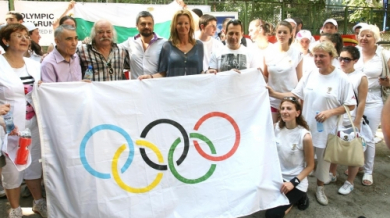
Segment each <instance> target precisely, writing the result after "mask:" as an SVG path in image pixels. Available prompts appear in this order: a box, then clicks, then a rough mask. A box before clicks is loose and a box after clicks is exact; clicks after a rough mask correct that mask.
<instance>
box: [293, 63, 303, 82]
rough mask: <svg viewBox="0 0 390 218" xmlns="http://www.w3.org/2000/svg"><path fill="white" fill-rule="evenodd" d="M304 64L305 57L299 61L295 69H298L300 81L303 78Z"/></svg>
mask: <svg viewBox="0 0 390 218" xmlns="http://www.w3.org/2000/svg"><path fill="white" fill-rule="evenodd" d="M302 66H303V59H302V60H301V61H300V62H299V64H298V65H297V67H296V68H295V70H296V71H297V78H298V81H299V80H301V78H302Z"/></svg>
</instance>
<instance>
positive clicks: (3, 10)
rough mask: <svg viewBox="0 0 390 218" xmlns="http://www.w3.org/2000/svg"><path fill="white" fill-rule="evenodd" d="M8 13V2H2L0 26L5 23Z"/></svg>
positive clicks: (0, 6)
mask: <svg viewBox="0 0 390 218" xmlns="http://www.w3.org/2000/svg"><path fill="white" fill-rule="evenodd" d="M7 12H8V1H0V24H2V23H5V15H6V14H7Z"/></svg>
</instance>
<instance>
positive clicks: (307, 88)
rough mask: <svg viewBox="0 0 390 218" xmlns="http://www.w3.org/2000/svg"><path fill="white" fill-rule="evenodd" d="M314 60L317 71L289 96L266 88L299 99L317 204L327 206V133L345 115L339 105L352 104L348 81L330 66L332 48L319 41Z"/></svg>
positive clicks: (308, 76)
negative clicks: (311, 156) (312, 155)
mask: <svg viewBox="0 0 390 218" xmlns="http://www.w3.org/2000/svg"><path fill="white" fill-rule="evenodd" d="M313 54H314V61H315V64H316V66H317V67H318V69H315V70H313V71H312V72H310V73H309V74H308V75H307V76H305V77H304V78H302V79H301V80H300V81H299V83H298V86H297V87H296V88H295V89H294V90H292V91H291V93H278V92H275V91H274V90H273V89H272V88H271V87H268V89H269V93H270V96H272V97H275V98H279V99H282V98H284V97H288V96H291V95H294V96H296V97H297V98H300V99H301V100H303V102H304V104H303V110H302V114H303V117H305V119H306V121H307V124H308V125H309V127H310V131H311V134H312V137H313V143H314V149H315V154H316V156H317V168H316V172H315V176H316V177H317V191H316V197H317V201H318V202H319V203H320V204H322V205H327V204H328V198H327V197H326V195H325V190H324V182H328V181H329V168H330V163H329V162H326V161H324V159H323V156H324V151H325V147H326V142H327V137H328V134H329V133H331V132H333V131H334V130H335V128H336V125H337V118H338V116H339V115H342V114H344V113H345V108H344V106H343V105H346V106H348V108H349V109H350V110H353V109H354V108H355V105H356V100H355V95H354V93H353V90H352V85H351V84H350V83H349V82H348V78H347V76H346V75H345V73H343V72H342V71H340V70H339V69H337V68H336V67H334V66H333V65H332V60H333V59H334V58H335V57H337V56H338V55H337V52H336V49H335V48H334V46H333V45H332V44H330V43H329V42H321V43H319V44H318V45H316V46H314V48H313ZM317 122H320V123H322V124H323V130H322V131H320V130H317V127H316V126H317Z"/></svg>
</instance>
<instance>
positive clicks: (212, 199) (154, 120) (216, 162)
mask: <svg viewBox="0 0 390 218" xmlns="http://www.w3.org/2000/svg"><path fill="white" fill-rule="evenodd" d="M33 99H34V105H35V109H36V113H37V117H38V121H39V128H40V135H41V143H42V164H43V169H44V178H45V185H46V193H47V202H48V213H49V217H56V218H62V217H67V218H72V217H83V218H86V217H91V218H92V217H93V218H99V217H102V218H106V217H123V218H129V217H134V218H143V217H145V218H146V217H153V218H154V217H158V218H165V217H167V218H171V217H172V218H173V217H175V218H176V217H185V218H191V217H202V218H204V217H239V216H244V215H248V214H251V213H254V212H256V211H258V210H264V209H267V208H272V207H276V206H278V205H283V204H287V203H288V200H287V198H286V197H285V196H284V195H282V194H281V193H280V190H279V189H280V187H281V185H282V177H281V172H280V167H279V161H278V156H277V151H276V146H275V142H274V133H273V127H272V120H271V115H270V110H269V108H270V104H269V100H268V93H267V91H266V88H265V82H264V80H263V77H262V75H261V73H259V72H258V71H257V70H255V69H252V70H247V71H244V72H242V73H241V74H237V73H232V72H226V73H221V74H218V75H212V74H207V75H195V76H182V77H174V78H161V79H150V80H142V81H139V80H132V81H116V82H101V83H99V82H93V83H83V82H72V83H43V84H42V85H41V86H40V87H39V88H38V89H35V91H34V93H33Z"/></svg>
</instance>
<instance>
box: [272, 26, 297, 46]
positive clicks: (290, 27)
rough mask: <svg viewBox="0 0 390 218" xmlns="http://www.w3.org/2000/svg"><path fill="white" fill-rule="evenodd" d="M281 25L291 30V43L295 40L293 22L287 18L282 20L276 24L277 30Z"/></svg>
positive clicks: (289, 42)
mask: <svg viewBox="0 0 390 218" xmlns="http://www.w3.org/2000/svg"><path fill="white" fill-rule="evenodd" d="M279 26H286V27H287V28H288V29H289V30H290V34H291V38H290V39H289V40H288V45H291V43H292V41H293V36H292V31H293V28H292V26H291V24H290V23H289V22H287V21H285V20H282V21H280V22H279V23H278V25H277V26H276V32H277V29H278V27H279Z"/></svg>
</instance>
